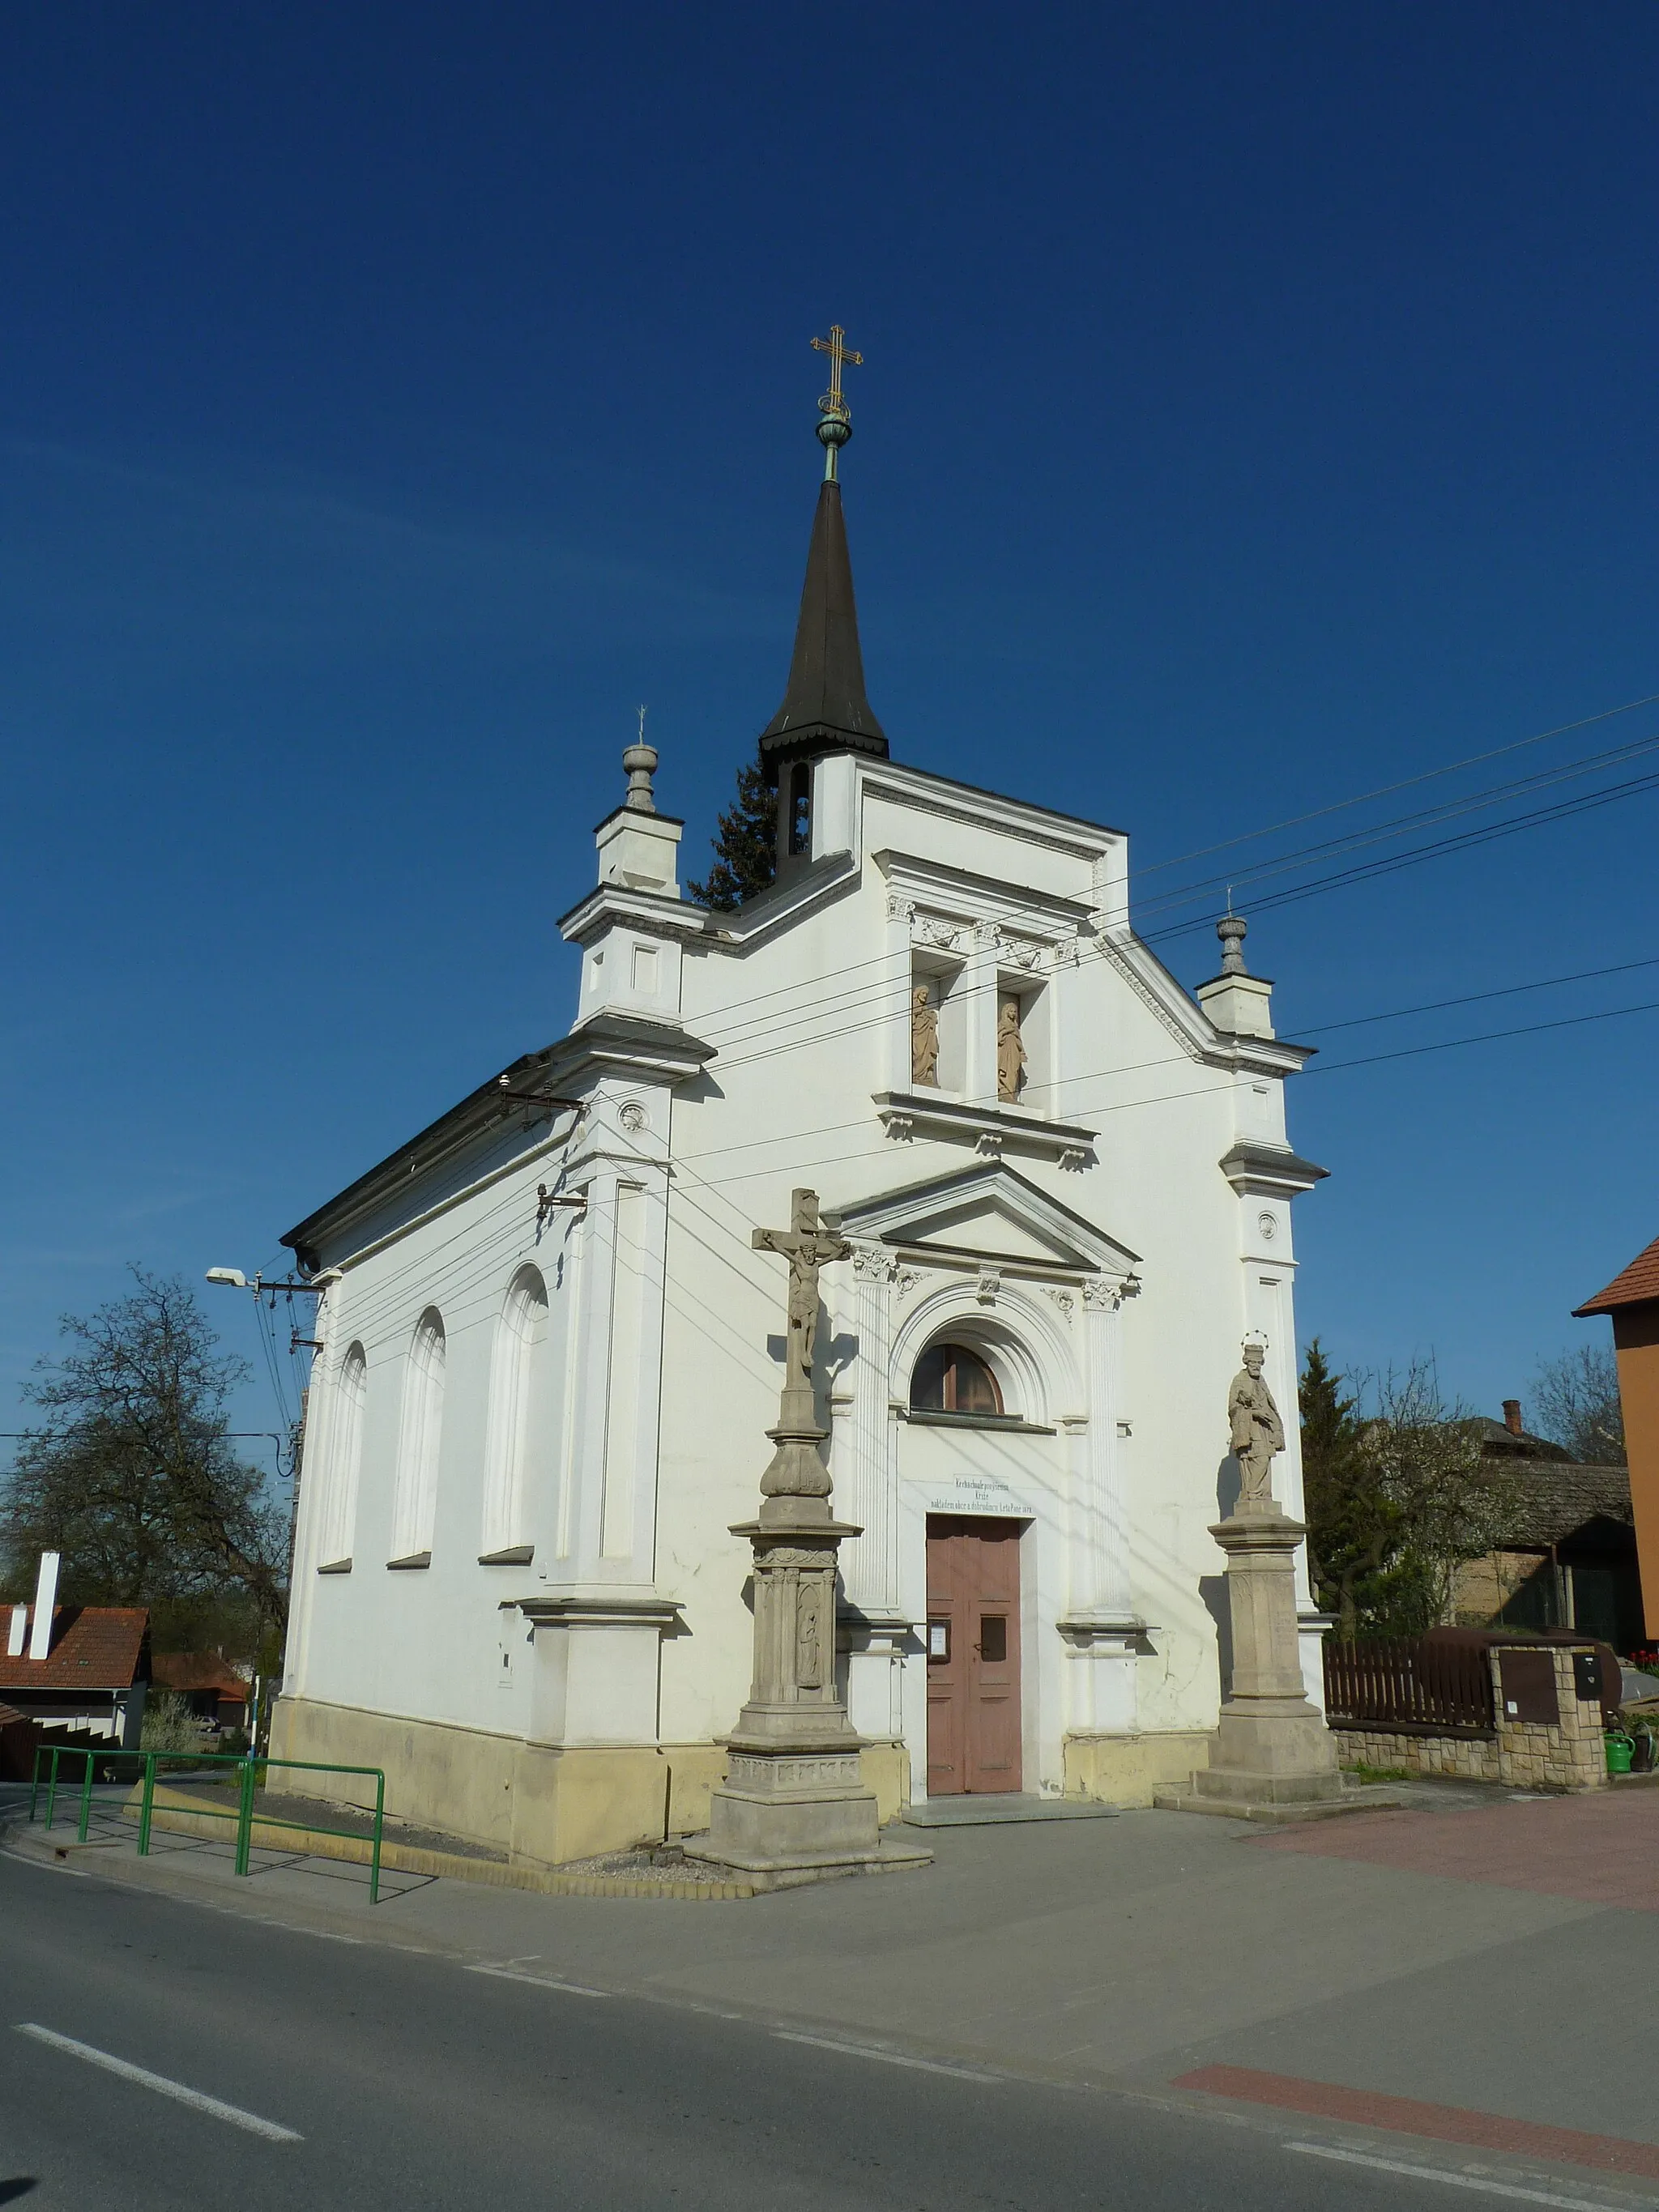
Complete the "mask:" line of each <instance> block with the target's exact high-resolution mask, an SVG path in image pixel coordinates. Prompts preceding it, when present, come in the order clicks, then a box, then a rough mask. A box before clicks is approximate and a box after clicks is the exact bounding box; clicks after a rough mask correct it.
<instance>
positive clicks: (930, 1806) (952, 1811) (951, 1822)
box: [900, 1790, 1118, 1828]
mask: <svg viewBox="0 0 1659 2212" xmlns="http://www.w3.org/2000/svg"><path fill="white" fill-rule="evenodd" d="M1117 1812H1118V1808H1117V1807H1116V1806H1115V1805H1097V1804H1094V1803H1092V1802H1090V1801H1089V1800H1087V1799H1085V1798H1082V1797H1035V1796H1024V1795H1022V1794H1021V1793H1020V1792H1018V1791H1016V1790H1008V1791H1002V1790H996V1791H991V1792H987V1793H984V1794H975V1795H974V1796H968V1797H926V1798H923V1799H922V1801H921V1803H919V1804H915V1805H911V1806H909V1807H908V1808H906V1810H905V1811H904V1812H903V1813H902V1814H901V1815H900V1818H901V1819H902V1820H904V1822H905V1823H906V1825H907V1826H909V1827H912V1828H988V1827H992V1826H995V1825H997V1824H998V1823H1000V1822H1001V1821H1004V1820H1115V1819H1116V1817H1117Z"/></svg>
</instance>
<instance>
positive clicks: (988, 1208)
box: [835, 1161, 1136, 1276]
mask: <svg viewBox="0 0 1659 2212" xmlns="http://www.w3.org/2000/svg"><path fill="white" fill-rule="evenodd" d="M835 1221H836V1226H837V1228H838V1229H839V1230H840V1232H841V1234H842V1236H843V1237H854V1238H857V1239H867V1240H869V1241H870V1242H872V1243H881V1244H886V1245H890V1246H896V1247H902V1248H903V1249H906V1250H911V1251H927V1250H929V1249H931V1250H934V1251H938V1252H939V1253H940V1254H941V1255H944V1254H946V1253H949V1254H951V1255H957V1256H961V1255H969V1256H970V1257H972V1258H975V1259H984V1260H987V1261H1024V1263H1025V1264H1026V1265H1027V1266H1031V1267H1053V1268H1055V1269H1057V1270H1060V1271H1063V1272H1065V1273H1079V1274H1101V1273H1105V1274H1109V1275H1114V1276H1123V1275H1127V1274H1129V1273H1132V1272H1133V1269H1134V1267H1135V1265H1136V1255H1135V1254H1134V1253H1133V1252H1132V1251H1130V1249H1128V1247H1127V1245H1126V1244H1121V1243H1119V1242H1118V1241H1117V1239H1116V1238H1115V1237H1112V1236H1110V1235H1109V1234H1108V1232H1107V1231H1104V1230H1103V1229H1101V1228H1099V1227H1098V1226H1097V1225H1096V1224H1095V1223H1093V1222H1091V1221H1090V1220H1088V1219H1086V1218H1085V1216H1084V1215H1082V1214H1080V1213H1079V1212H1075V1211H1074V1210H1073V1208H1072V1207H1070V1206H1064V1205H1062V1204H1060V1201H1059V1200H1056V1199H1054V1198H1051V1197H1050V1196H1049V1195H1048V1192H1047V1191H1044V1190H1041V1189H1039V1188H1038V1187H1037V1186H1036V1184H1035V1183H1033V1182H1027V1180H1026V1178H1025V1177H1024V1176H1023V1175H1021V1174H1019V1172H1018V1170H1016V1169H1013V1168H1011V1167H1009V1166H1008V1165H1006V1163H1004V1162H1000V1161H983V1162H981V1163H979V1164H975V1166H973V1167H971V1168H963V1169H961V1170H958V1171H957V1173H956V1174H954V1175H948V1176H939V1177H937V1178H936V1179H935V1180H933V1182H924V1183H909V1184H906V1185H903V1186H902V1187H901V1188H898V1189H896V1190H890V1191H885V1192H882V1193H880V1194H877V1195H875V1196H872V1197H870V1198H865V1199H858V1200H854V1201H853V1202H852V1203H851V1204H849V1205H847V1206H841V1207H839V1208H838V1209H837V1210H836V1215H835Z"/></svg>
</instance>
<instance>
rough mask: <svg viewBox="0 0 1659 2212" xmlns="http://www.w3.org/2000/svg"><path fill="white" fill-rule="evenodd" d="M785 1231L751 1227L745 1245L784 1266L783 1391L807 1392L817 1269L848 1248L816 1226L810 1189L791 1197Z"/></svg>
mask: <svg viewBox="0 0 1659 2212" xmlns="http://www.w3.org/2000/svg"><path fill="white" fill-rule="evenodd" d="M791 1200H792V1203H791V1206H790V1217H789V1226H788V1228H787V1229H757V1230H755V1231H753V1233H752V1234H751V1236H750V1240H749V1241H750V1243H751V1244H752V1245H753V1246H754V1248H755V1249H756V1251H757V1252H780V1253H781V1254H782V1255H783V1257H784V1258H785V1259H786V1260H787V1261H788V1262H789V1335H788V1340H787V1342H788V1350H787V1364H786V1365H785V1369H784V1389H785V1390H786V1392H787V1391H792V1390H804V1391H808V1392H810V1391H811V1388H812V1338H813V1336H814V1334H816V1332H817V1325H818V1269H819V1268H820V1267H823V1264H824V1262H825V1261H829V1260H844V1259H846V1257H847V1255H848V1253H849V1252H851V1250H852V1249H853V1248H852V1246H851V1245H850V1244H849V1243H848V1242H847V1240H846V1238H845V1237H835V1236H832V1235H831V1234H830V1233H829V1231H828V1230H827V1229H821V1228H820V1227H819V1225H818V1194H817V1191H815V1190H798V1191H794V1192H792V1194H791Z"/></svg>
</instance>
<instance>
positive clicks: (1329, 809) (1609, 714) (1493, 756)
mask: <svg viewBox="0 0 1659 2212" xmlns="http://www.w3.org/2000/svg"><path fill="white" fill-rule="evenodd" d="M1656 702H1659V691H1650V692H1649V693H1648V694H1647V696H1645V697H1644V698H1641V699H1629V700H1626V702H1625V704H1624V705H1623V706H1622V707H1608V708H1605V709H1604V710H1603V712H1602V713H1601V714H1586V715H1584V716H1583V719H1582V720H1579V721H1577V722H1562V723H1560V724H1559V726H1557V727H1556V728H1555V729H1553V730H1541V731H1540V732H1538V734H1537V736H1536V737H1532V738H1515V739H1514V740H1513V741H1512V742H1511V743H1510V744H1506V745H1494V746H1492V749H1491V750H1490V751H1487V752H1484V753H1470V754H1469V755H1468V757H1467V758H1465V759H1463V760H1459V761H1449V762H1448V763H1446V765H1445V766H1444V767H1443V768H1431V769H1424V771H1423V772H1422V774H1421V775H1407V776H1403V777H1401V780H1400V781H1398V782H1397V783H1383V784H1379V785H1378V786H1377V787H1376V790H1375V791H1362V792H1361V793H1358V796H1357V797H1355V798H1353V799H1334V800H1333V802H1332V803H1331V805H1328V806H1316V807H1315V808H1313V809H1312V811H1310V812H1309V813H1307V814H1292V815H1291V816H1289V817H1287V818H1286V819H1285V821H1283V822H1275V823H1271V824H1270V825H1269V826H1268V827H1267V829H1246V830H1245V831H1243V834H1242V835H1241V836H1237V837H1224V838H1223V839H1222V840H1221V842H1220V843H1219V844H1216V845H1200V847H1199V848H1197V850H1196V851H1195V852H1191V853H1177V854H1175V855H1174V856H1173V858H1171V859H1170V860H1158V861H1155V862H1154V863H1153V865H1152V866H1151V867H1150V868H1143V869H1142V870H1141V873H1142V874H1143V875H1147V876H1152V875H1157V874H1158V872H1159V871H1160V870H1161V869H1164V868H1178V867H1180V866H1182V865H1183V864H1184V863H1185V862H1186V861H1188V860H1208V858H1209V856H1210V854H1212V853H1225V852H1229V851H1231V849H1232V848H1233V847H1235V846H1237V845H1249V844H1251V843H1253V842H1255V839H1256V838H1258V837H1273V836H1278V834H1279V831H1280V830H1281V829H1300V828H1301V826H1302V824H1303V823H1304V822H1319V821H1322V820H1323V819H1324V817H1326V816H1327V815H1328V814H1340V813H1341V812H1342V811H1343V810H1344V808H1346V807H1349V806H1364V805H1366V804H1368V802H1369V801H1370V800H1371V799H1390V798H1392V797H1393V795H1394V793H1395V792H1396V791H1410V790H1411V789H1413V787H1414V786H1416V785H1417V784H1419V783H1432V782H1433V781H1434V780H1435V778H1436V777H1437V776H1442V775H1456V774H1457V772H1458V770H1459V769H1465V768H1479V767H1480V765H1481V763H1483V762H1485V761H1489V760H1501V759H1502V758H1503V757H1504V754H1506V753H1518V752H1523V751H1524V750H1526V748H1527V747H1528V745H1541V744H1547V742H1548V741H1549V739H1550V738H1565V737H1570V736H1571V733H1572V732H1573V731H1574V730H1588V729H1592V728H1594V726H1595V724H1596V723H1597V722H1610V721H1612V720H1613V719H1614V717H1615V716H1617V715H1620V714H1634V713H1635V711H1636V709H1637V708H1638V707H1651V706H1653V705H1654V704H1655V703H1656Z"/></svg>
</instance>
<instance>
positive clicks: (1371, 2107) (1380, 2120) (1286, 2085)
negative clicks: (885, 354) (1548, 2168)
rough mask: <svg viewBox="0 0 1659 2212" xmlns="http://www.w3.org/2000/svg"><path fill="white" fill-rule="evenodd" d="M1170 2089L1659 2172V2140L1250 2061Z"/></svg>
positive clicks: (1487, 2146) (1562, 2159) (1558, 2162)
mask: <svg viewBox="0 0 1659 2212" xmlns="http://www.w3.org/2000/svg"><path fill="white" fill-rule="evenodd" d="M1171 2087H1175V2088H1176V2089H1198V2090H1201V2091H1203V2092H1204V2093H1206V2095H1208V2096H1212V2097H1230V2098H1233V2099H1235V2100H1238V2101H1240V2102H1242V2103H1245V2104H1251V2105H1269V2106H1273V2107H1274V2109H1275V2110H1277V2111H1279V2112H1310V2113H1314V2114H1316V2115H1317V2116H1318V2117H1319V2118H1321V2119H1327V2120H1349V2121H1352V2122H1353V2124H1355V2125H1356V2126H1358V2127H1365V2128H1387V2129H1389V2130H1390V2131H1391V2132H1393V2133H1395V2134H1399V2135H1408V2136H1424V2137H1425V2138H1426V2139H1427V2140H1428V2141H1430V2142H1453V2143H1473V2144H1474V2145H1475V2146H1477V2147H1478V2148H1480V2149H1482V2150H1501V2151H1510V2152H1512V2153H1514V2154H1516V2155H1518V2156H1520V2157H1522V2158H1540V2159H1545V2160H1548V2161H1549V2163H1550V2164H1551V2165H1553V2166H1589V2167H1592V2168H1595V2169H1597V2170H1599V2171H1600V2172H1603V2173H1640V2174H1647V2175H1655V2176H1659V2144H1656V2143H1644V2142H1631V2141H1630V2140H1629V2138H1628V2137H1627V2136H1597V2135H1589V2134H1587V2133H1586V2132H1585V2130H1583V2129H1582V2128H1552V2127H1545V2126H1541V2124H1539V2123H1538V2122H1537V2121H1536V2120H1516V2119H1510V2118H1505V2117H1504V2114H1503V2113H1501V2112H1470V2111H1468V2110H1467V2109H1465V2108H1464V2107H1463V2106H1457V2105H1431V2104H1425V2103H1424V2102H1423V2100H1421V2099H1420V2098H1417V2097H1385V2096H1383V2095H1380V2094H1379V2093H1377V2092H1376V2090H1373V2089H1345V2088H1341V2087H1338V2086H1337V2085H1336V2084H1335V2083H1334V2082H1330V2081H1302V2080H1299V2079H1298V2078H1297V2076H1296V2075H1288V2074H1264V2073H1261V2072H1260V2071H1259V2070H1258V2069H1256V2068H1255V2067H1253V2066H1200V2067H1199V2068H1198V2069H1197V2070H1196V2071H1195V2072H1194V2073H1191V2074H1182V2075H1178V2076H1177V2078H1176V2081H1174V2082H1173V2083H1172V2084H1171Z"/></svg>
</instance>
